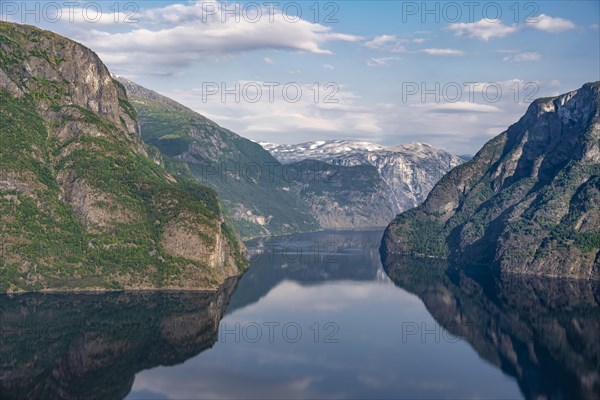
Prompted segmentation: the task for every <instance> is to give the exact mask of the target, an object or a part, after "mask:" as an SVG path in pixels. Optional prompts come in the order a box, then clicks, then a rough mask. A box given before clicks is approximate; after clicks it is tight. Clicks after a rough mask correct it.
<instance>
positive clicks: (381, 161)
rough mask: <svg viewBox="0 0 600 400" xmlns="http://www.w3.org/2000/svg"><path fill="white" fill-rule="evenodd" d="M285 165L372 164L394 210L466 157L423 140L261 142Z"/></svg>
mask: <svg viewBox="0 0 600 400" xmlns="http://www.w3.org/2000/svg"><path fill="white" fill-rule="evenodd" d="M260 145H261V146H263V147H264V148H265V149H266V150H268V151H269V152H270V153H271V154H272V155H273V156H274V157H275V158H276V159H278V160H279V161H280V162H282V163H284V164H290V163H295V162H299V161H301V160H318V161H323V162H326V163H328V164H333V165H340V166H344V167H353V166H357V165H372V166H374V167H375V168H377V170H378V171H379V175H380V176H381V178H382V179H383V181H384V182H385V184H386V185H387V187H388V188H389V191H390V193H389V195H390V197H391V200H392V201H393V204H394V205H395V206H396V210H395V211H396V212H400V211H404V210H407V209H409V208H412V207H416V206H417V205H419V204H421V203H422V202H423V201H424V200H425V198H426V197H427V195H428V194H429V191H430V190H431V189H432V188H433V186H434V185H435V184H436V183H437V182H438V181H439V180H440V179H441V178H442V176H444V175H445V174H446V173H447V172H448V171H450V170H451V169H452V168H454V167H456V166H457V165H459V164H462V163H463V162H464V161H465V160H464V159H462V158H460V157H458V156H455V155H453V154H450V153H448V152H446V151H444V150H441V149H438V148H435V147H432V146H430V145H428V144H423V143H410V144H403V145H398V146H393V147H385V146H381V145H379V144H375V143H369V142H361V141H352V140H319V141H315V142H307V143H300V144H282V145H277V144H273V143H264V142H263V143H260Z"/></svg>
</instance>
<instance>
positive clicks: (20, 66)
mask: <svg viewBox="0 0 600 400" xmlns="http://www.w3.org/2000/svg"><path fill="white" fill-rule="evenodd" d="M0 104H1V107H0V236H1V238H0V243H1V247H0V254H1V257H0V290H2V291H6V290H41V289H94V288H158V287H160V288H194V289H202V288H214V287H216V286H217V285H218V284H220V283H222V282H223V281H224V280H225V279H226V278H227V277H229V276H232V275H236V274H238V273H239V272H240V270H241V268H243V267H244V265H245V261H244V259H243V257H242V246H243V245H242V244H241V242H240V241H239V239H238V238H237V236H236V234H235V232H234V230H233V229H232V228H231V227H230V226H228V224H227V223H225V220H224V217H223V213H222V211H221V206H220V204H219V201H218V198H217V196H216V194H215V193H214V192H213V191H212V190H210V189H208V188H204V187H201V186H199V185H197V184H195V183H193V182H191V181H189V180H186V179H184V178H181V179H180V178H177V180H176V179H175V178H173V177H172V176H171V175H170V174H168V173H167V172H166V171H165V170H164V169H163V168H162V167H161V166H159V165H157V164H156V163H155V162H154V161H153V160H151V159H150V158H149V157H148V155H147V152H146V149H145V146H144V144H143V143H142V140H141V138H140V135H139V130H138V123H137V115H136V112H135V110H134V109H133V107H132V106H131V104H130V103H129V101H128V99H127V95H126V93H125V89H124V88H123V86H122V85H121V84H119V83H118V82H116V81H115V80H113V78H112V77H111V75H110V73H109V71H108V69H107V68H106V66H104V64H103V63H102V62H101V61H100V59H99V58H98V56H97V55H96V54H95V53H93V52H92V51H91V50H89V49H87V48H85V47H83V46H81V45H80V44H78V43H75V42H73V41H71V40H68V39H66V38H63V37H61V36H58V35H56V34H54V33H51V32H48V31H43V30H40V29H37V28H34V27H30V26H24V25H17V24H11V23H0Z"/></svg>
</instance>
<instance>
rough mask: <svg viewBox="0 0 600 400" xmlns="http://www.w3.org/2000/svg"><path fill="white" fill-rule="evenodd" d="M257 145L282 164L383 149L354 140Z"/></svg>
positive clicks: (265, 143)
mask: <svg viewBox="0 0 600 400" xmlns="http://www.w3.org/2000/svg"><path fill="white" fill-rule="evenodd" d="M259 144H260V145H261V146H262V147H263V148H264V149H265V150H267V151H269V152H270V153H271V154H272V155H273V156H274V157H275V158H277V159H278V160H279V161H280V162H282V163H284V164H289V163H293V162H298V161H302V160H319V161H326V160H328V159H330V158H331V157H333V156H338V155H347V154H349V153H367V152H371V151H376V150H384V149H385V147H383V146H380V145H378V144H375V143H369V142H359V141H354V140H318V141H316V142H308V143H300V144H275V143H268V142H260V143H259Z"/></svg>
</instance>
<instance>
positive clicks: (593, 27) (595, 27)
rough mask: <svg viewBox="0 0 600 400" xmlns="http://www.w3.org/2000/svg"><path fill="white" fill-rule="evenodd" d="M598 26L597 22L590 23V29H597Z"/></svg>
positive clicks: (599, 26)
mask: <svg viewBox="0 0 600 400" xmlns="http://www.w3.org/2000/svg"><path fill="white" fill-rule="evenodd" d="M599 28H600V25H598V24H592V25H590V29H593V30H595V31H597V30H598V29H599Z"/></svg>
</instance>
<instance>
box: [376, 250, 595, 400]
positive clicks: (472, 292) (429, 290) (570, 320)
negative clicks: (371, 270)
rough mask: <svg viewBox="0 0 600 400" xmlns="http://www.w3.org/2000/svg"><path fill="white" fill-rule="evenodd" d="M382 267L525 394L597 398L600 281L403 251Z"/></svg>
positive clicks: (437, 319)
mask: <svg viewBox="0 0 600 400" xmlns="http://www.w3.org/2000/svg"><path fill="white" fill-rule="evenodd" d="M384 268H385V270H386V272H387V273H388V275H389V276H390V278H391V279H392V280H393V281H394V282H395V283H396V285H398V287H400V288H402V289H404V290H406V291H408V292H411V293H414V294H416V295H417V296H419V298H420V299H421V300H422V301H423V303H424V304H425V306H426V307H427V310H428V311H429V312H430V313H431V315H432V316H433V317H434V318H435V319H436V321H437V322H438V323H439V324H440V325H441V326H443V327H444V328H445V329H446V330H448V331H449V332H450V333H452V334H453V335H456V336H458V337H461V338H464V339H465V340H467V341H468V342H469V343H470V344H471V346H473V348H474V349H475V350H476V351H477V353H478V354H479V355H480V356H481V357H482V358H484V359H485V360H487V361H489V362H490V363H492V364H493V365H495V366H497V367H498V368H500V369H502V371H504V372H505V373H507V374H509V375H511V376H514V377H515V378H516V379H517V382H518V383H519V387H520V388H521V390H522V392H523V394H524V395H525V397H527V398H549V399H555V398H558V399H559V398H578V399H584V398H585V399H597V398H598V397H600V284H599V282H594V281H583V280H565V279H548V278H540V277H534V276H523V275H513V274H503V275H501V276H500V275H491V274H485V273H481V272H477V271H470V270H466V271H465V270H460V269H456V268H452V267H449V266H448V265H447V263H444V262H437V261H431V260H414V259H409V258H402V257H397V258H391V259H388V260H386V262H385V265H384ZM457 362H460V360H457Z"/></svg>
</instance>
